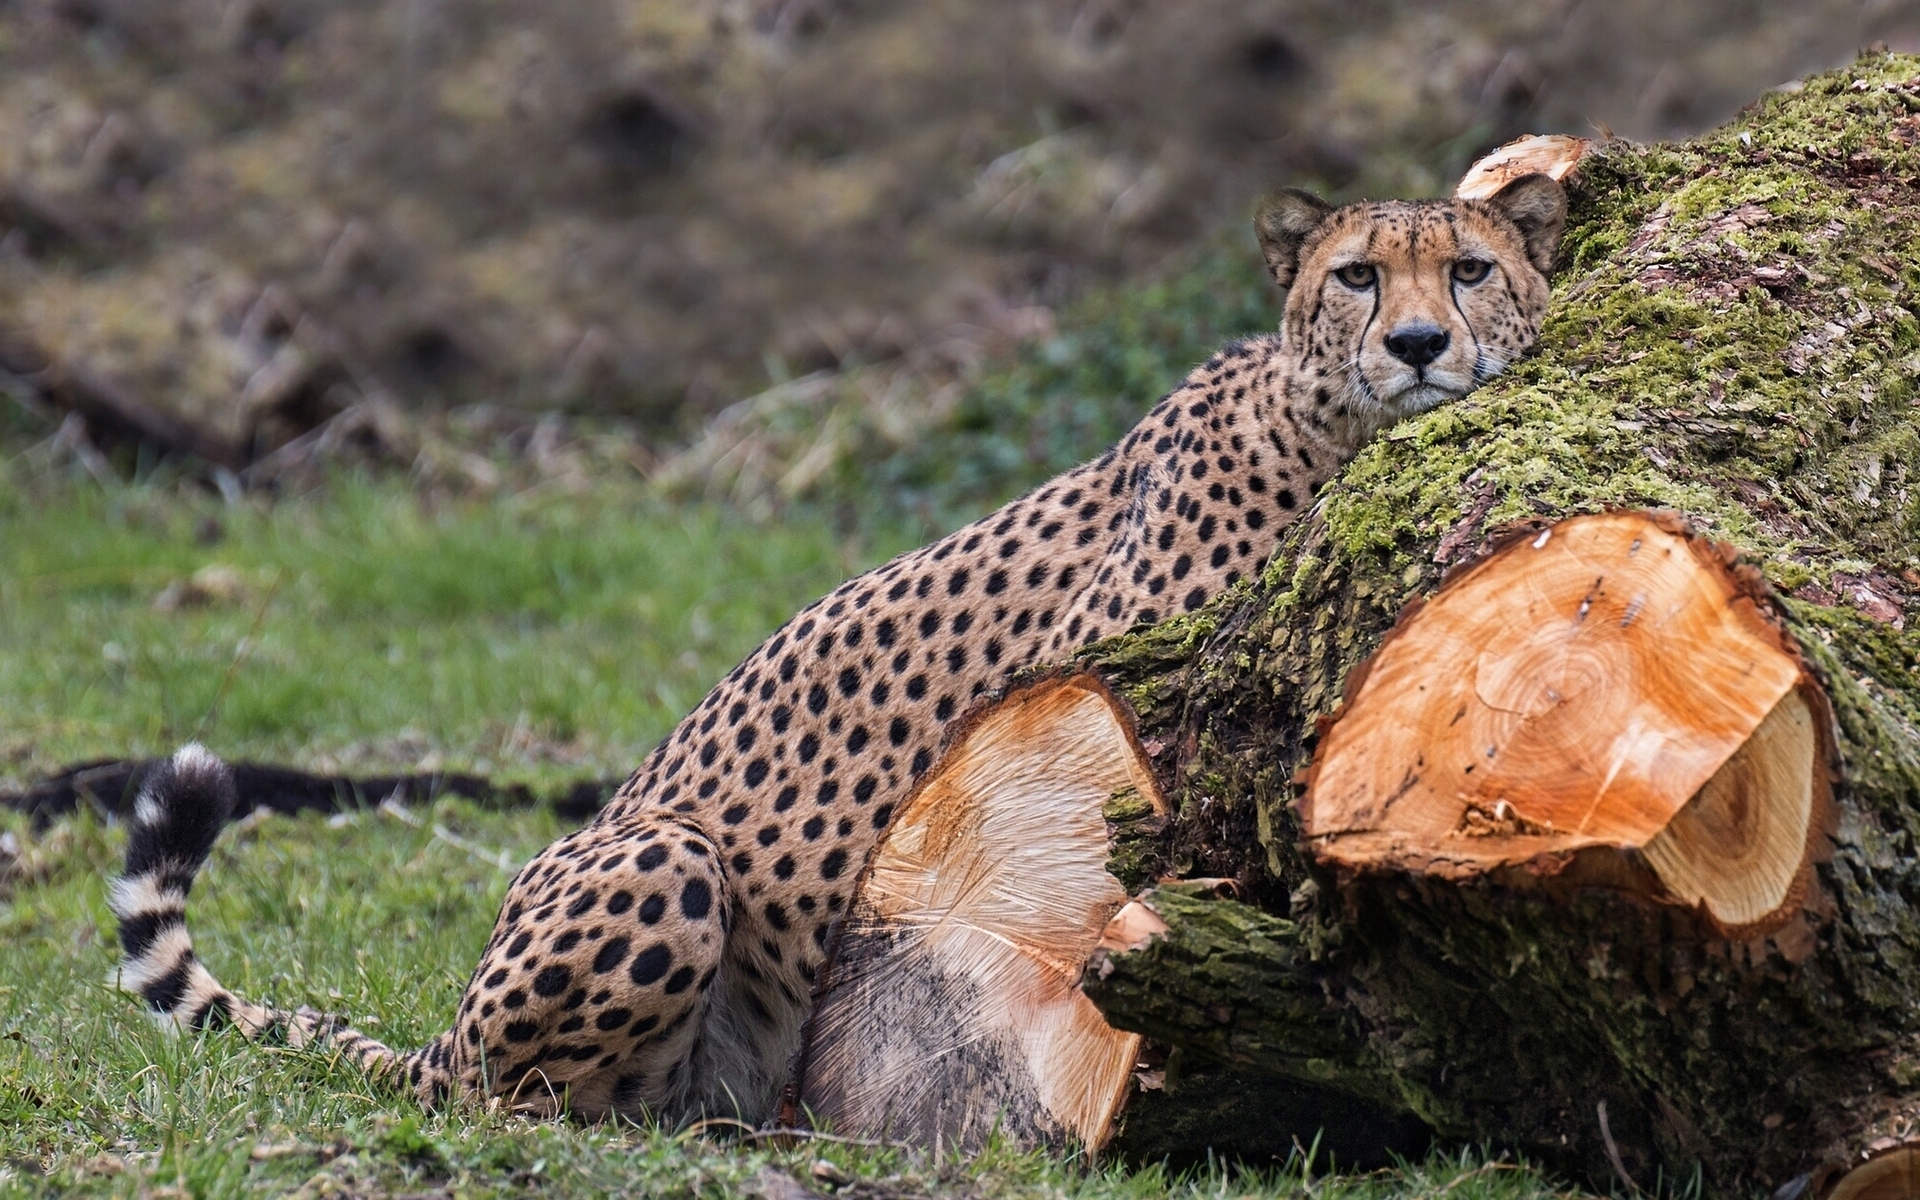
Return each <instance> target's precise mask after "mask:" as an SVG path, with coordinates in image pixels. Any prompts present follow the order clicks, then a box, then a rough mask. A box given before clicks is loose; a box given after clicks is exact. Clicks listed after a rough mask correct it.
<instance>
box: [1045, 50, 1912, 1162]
mask: <svg viewBox="0 0 1920 1200" xmlns="http://www.w3.org/2000/svg"><path fill="white" fill-rule="evenodd" d="M1580 174H1581V181H1580V182H1579V183H1578V184H1577V185H1576V186H1575V187H1574V189H1573V191H1572V208H1571V213H1570V219H1569V225H1568V232H1567V236H1566V239H1565V243H1564V246H1563V263H1562V267H1561V270H1560V271H1559V272H1558V273H1557V275H1556V277H1555V281H1554V282H1555V300H1554V305H1553V309H1552V312H1551V313H1550V315H1549V318H1548V321H1547V324H1546V328H1545V330H1544V333H1543V335H1542V338H1541V343H1540V347H1539V351H1538V353H1537V354H1536V355H1535V356H1534V357H1532V358H1531V359H1529V360H1527V361H1525V362H1523V363H1520V364H1516V365H1515V366H1514V367H1513V368H1511V369H1510V370H1509V372H1508V373H1507V374H1506V375H1505V376H1503V377H1501V378H1500V379H1498V380H1496V381H1494V382H1493V383H1491V384H1489V385H1488V386H1486V387H1484V388H1483V389H1481V390H1480V391H1479V392H1476V393H1475V394H1474V395H1472V396H1470V397H1468V398H1467V399H1466V400H1465V401H1463V402H1460V403H1456V404H1454V405H1451V406H1448V407H1447V408H1445V409H1442V410H1440V411H1438V412H1435V413H1433V414H1430V415H1428V416H1426V417H1424V418H1422V419H1420V420H1418V421H1415V422H1412V423H1409V424H1408V425H1405V426H1402V427H1400V428H1399V429H1396V430H1394V431H1392V432H1390V433H1389V434H1388V435H1387V436H1386V437H1385V438H1384V439H1383V440H1382V441H1381V442H1380V443H1378V444H1376V445H1375V446H1374V447H1372V448H1371V449H1369V450H1368V451H1366V452H1365V453H1363V454H1362V455H1361V457H1360V458H1359V459H1358V460H1356V461H1355V462H1354V463H1353V464H1352V466H1351V467H1350V468H1349V469H1348V470H1347V471H1346V472H1345V474H1344V475H1343V476H1342V477H1341V478H1340V479H1339V480H1337V481H1336V482H1335V483H1334V484H1333V485H1332V486H1331V487H1330V488H1329V489H1328V490H1327V491H1326V492H1325V493H1323V495H1322V497H1321V500H1320V502H1319V503H1318V505H1317V506H1316V508H1315V509H1314V511H1313V512H1312V513H1311V514H1310V515H1309V516H1308V517H1306V518H1304V519H1303V520H1301V521H1300V522H1299V523H1298V524H1297V525H1296V526H1295V527H1294V528H1293V529H1291V530H1289V531H1288V533H1287V535H1286V536H1285V538H1284V539H1283V542H1282V544H1281V547H1280V549H1279V550H1278V552H1277V553H1276V555H1275V557H1274V559H1273V561H1272V562H1271V564H1270V565H1269V567H1268V568H1267V570H1266V571H1265V572H1264V573H1263V575H1262V576H1261V578H1260V579H1258V580H1255V581H1251V582H1249V583H1248V584H1247V585H1244V586H1243V587H1242V589H1240V590H1239V591H1238V592H1237V593H1235V594H1232V595H1230V596H1228V597H1225V598H1223V599H1222V600H1221V601H1220V602H1217V603H1216V604H1215V605H1213V606H1211V607H1210V608H1209V609H1207V610H1204V611H1203V612H1202V613H1200V614H1196V615H1195V616H1194V617H1191V618H1185V619H1182V620H1179V621H1174V622H1169V623H1167V624H1164V625H1161V626H1157V627H1155V628H1153V629H1150V630H1145V631H1142V632H1138V633H1135V634H1132V635H1129V636H1126V637H1123V638H1120V639H1116V640H1115V641H1113V642H1110V643H1107V644H1105V645H1102V646H1099V647H1095V648H1093V649H1092V650H1091V651H1089V652H1088V653H1087V654H1086V656H1085V661H1086V662H1087V663H1088V665H1090V666H1091V667H1092V668H1094V669H1095V670H1097V671H1098V672H1099V673H1100V674H1101V676H1102V677H1103V678H1104V679H1105V680H1106V681H1107V683H1108V684H1109V685H1110V686H1111V687H1112V688H1113V689H1114V690H1115V692H1116V693H1117V694H1119V695H1120V696H1122V697H1123V698H1124V699H1126V700H1127V701H1128V703H1129V704H1130V706H1131V707H1132V709H1133V710H1134V712H1135V714H1136V718H1137V722H1138V732H1139V736H1140V739H1141V743H1140V744H1142V745H1144V746H1146V747H1148V748H1149V749H1152V748H1155V747H1160V748H1163V749H1162V752H1161V753H1159V754H1156V755H1153V756H1152V757H1151V758H1149V759H1146V761H1147V762H1148V764H1149V765H1150V767H1151V769H1152V770H1153V772H1154V775H1155V777H1156V779H1157V781H1158V783H1159V786H1160V789H1161V791H1162V792H1163V794H1164V795H1165V796H1166V797H1167V799H1168V800H1169V801H1170V803H1171V804H1172V806H1173V808H1174V814H1175V815H1174V817H1173V819H1172V820H1171V822H1170V823H1169V825H1168V827H1167V829H1166V831H1165V832H1164V833H1163V834H1162V835H1161V836H1160V838H1159V839H1157V840H1156V842H1155V843H1154V845H1153V846H1152V847H1151V848H1150V850H1149V852H1148V853H1147V854H1146V855H1145V856H1144V858H1143V856H1142V853H1141V851H1140V850H1139V848H1138V847H1135V848H1134V849H1133V851H1132V852H1131V853H1130V856H1129V858H1128V860H1127V862H1126V863H1125V864H1124V867H1125V869H1126V870H1127V871H1130V872H1132V873H1135V874H1146V875H1167V876H1177V877H1187V876H1217V877H1226V878H1229V879H1232V880H1233V881H1234V882H1235V884H1236V891H1237V898H1227V897H1215V896H1213V895H1212V894H1211V893H1205V892H1196V891H1194V890H1193V889H1191V888H1187V889H1185V890H1182V889H1179V888H1175V887H1172V886H1171V885H1168V886H1165V887H1162V888H1161V889H1160V890H1158V891H1157V892H1155V891H1150V892H1148V893H1147V894H1146V895H1145V896H1143V897H1142V898H1141V899H1142V903H1143V904H1144V905H1145V906H1146V907H1147V908H1149V909H1151V910H1152V911H1153V912H1154V913H1155V914H1156V915H1157V917H1158V919H1159V922H1160V923H1161V924H1163V925H1164V926H1165V929H1164V931H1162V932H1159V933H1158V934H1157V935H1156V936H1152V937H1147V938H1144V939H1135V940H1134V941H1132V942H1129V943H1127V944H1126V945H1120V946H1109V947H1108V948H1106V949H1103V950H1101V951H1098V952H1097V953H1096V955H1095V957H1094V961H1093V962H1092V964H1091V965H1090V968H1089V970H1088V972H1087V974H1086V977H1085V980H1084V984H1083V986H1084V990H1085V991H1086V993H1087V994H1088V995H1089V996H1090V997H1091V998H1092V999H1093V1000H1094V1002H1095V1003H1096V1004H1097V1005H1099V1006H1100V1008H1101V1009H1102V1010H1103V1011H1104V1012H1105V1014H1106V1015H1107V1017H1108V1019H1109V1020H1110V1021H1111V1022H1112V1023H1113V1024H1114V1025H1115V1026H1117V1027H1119V1028H1122V1029H1129V1030H1136V1031H1139V1032H1142V1033H1144V1034H1146V1035H1147V1036H1148V1037H1150V1038H1154V1039H1157V1040H1159V1041H1162V1042H1165V1043H1167V1044H1170V1045H1172V1046H1176V1047H1179V1048H1180V1049H1181V1051H1182V1052H1183V1053H1185V1054H1188V1055H1190V1056H1192V1057H1193V1058H1194V1059H1195V1060H1196V1061H1199V1062H1207V1063H1212V1064H1218V1066H1219V1069H1222V1070H1231V1071H1233V1072H1236V1073H1237V1074H1238V1076H1239V1077H1241V1078H1256V1079H1261V1080H1267V1081H1272V1086H1273V1087H1278V1086H1279V1085H1280V1081H1291V1082H1292V1083H1293V1084H1294V1085H1296V1086H1298V1087H1299V1088H1302V1089H1312V1094H1313V1095H1316V1096H1322V1097H1326V1098H1327V1100H1326V1103H1327V1104H1328V1105H1331V1106H1335V1107H1338V1108H1339V1109H1340V1110H1341V1112H1343V1113H1346V1112H1348V1111H1349V1110H1350V1111H1351V1113H1358V1114H1360V1115H1361V1116H1362V1117H1365V1116H1367V1115H1368V1114H1371V1117H1372V1118H1373V1119H1375V1120H1377V1122H1379V1123H1381V1125H1382V1127H1385V1126H1387V1125H1390V1124H1391V1123H1392V1122H1394V1121H1404V1120H1406V1119H1407V1118H1417V1120H1418V1121H1420V1122H1422V1123H1424V1125H1425V1126H1426V1127H1428V1128H1430V1129H1431V1130H1433V1131H1434V1132H1435V1133H1437V1134H1438V1135H1439V1136H1440V1137H1441V1138H1443V1139H1445V1140H1448V1141H1453V1142H1486V1143H1491V1144H1494V1145H1500V1146H1508V1147H1514V1148H1517V1149H1521V1150H1523V1151H1524V1152H1526V1153H1528V1154H1530V1155H1532V1156H1535V1157H1537V1158H1539V1159H1541V1160H1543V1161H1546V1162H1548V1163H1551V1164H1553V1165H1556V1166H1559V1167H1562V1168H1565V1169H1568V1170H1571V1171H1574V1172H1577V1173H1580V1174H1582V1175H1584V1176H1586V1177H1587V1178H1589V1179H1590V1180H1594V1181H1605V1180H1609V1179H1613V1178H1616V1177H1619V1176H1625V1177H1626V1178H1627V1179H1628V1180H1629V1181H1631V1183H1632V1184H1634V1185H1636V1186H1647V1187H1651V1186H1654V1185H1656V1183H1657V1182H1658V1181H1661V1180H1664V1181H1667V1182H1668V1183H1674V1182H1676V1181H1685V1180H1688V1179H1691V1178H1692V1177H1693V1176H1694V1174H1695V1173H1696V1172H1698V1173H1699V1174H1700V1177H1701V1178H1702V1180H1703V1182H1704V1185H1705V1187H1706V1189H1707V1190H1708V1191H1709V1192H1710V1193H1712V1194H1734V1193H1745V1194H1751V1193H1752V1192H1753V1191H1754V1190H1758V1189H1765V1190H1769V1191H1774V1192H1776V1194H1778V1195H1779V1196H1781V1197H1782V1200H1794V1198H1796V1197H1799V1196H1802V1195H1809V1196H1813V1195H1819V1196H1829V1197H1842V1198H1845V1200H1854V1198H1855V1197H1857V1196H1860V1195H1874V1196H1881V1195H1887V1196H1891V1195H1911V1194H1914V1193H1913V1192H1912V1191H1911V1190H1907V1189H1906V1184H1905V1180H1907V1178H1908V1177H1909V1176H1910V1175H1911V1174H1912V1170H1911V1168H1912V1167H1913V1166H1915V1165H1916V1162H1920V1005H1916V1003H1915V1000H1914V998H1915V997H1916V996H1920V853H1917V851H1920V847H1917V846H1916V840H1917V839H1920V634H1917V633H1916V628H1917V627H1920V391H1916V385H1915V380H1916V378H1917V377H1920V321H1916V312H1920V60H1916V59H1913V58H1907V57H1900V56H1890V55H1880V54H1875V55H1868V56H1865V57H1863V58H1862V59H1861V60H1860V61H1859V62H1858V63H1856V64H1855V65H1854V66H1853V67H1852V68H1850V69H1849V70H1847V71H1843V72H1839V73H1835V74H1832V75H1827V76H1820V77H1816V78H1813V79H1810V80H1808V81H1806V83H1805V85H1804V87H1802V88H1800V89H1798V90H1796V91H1791V92H1780V93H1774V94H1770V95H1769V96H1768V97H1767V98H1765V99H1764V100H1763V101H1762V102H1760V103H1759V104H1757V105H1756V106H1755V107H1754V108H1752V109H1751V110H1749V111H1748V112H1747V113H1746V114H1743V116H1742V117H1741V118H1740V119H1738V120H1737V121H1735V122H1734V123H1733V124H1732V125H1730V126H1728V127H1726V128H1725V129H1722V130H1719V131H1716V132H1714V133H1712V134H1709V135H1706V136H1704V137H1702V138H1700V139H1698V140H1696V141H1694V142H1690V143H1685V144H1680V145H1668V146H1655V147H1646V148H1634V147H1625V146H1610V147H1607V148H1605V149H1603V151H1602V152H1601V153H1599V154H1598V155H1596V156H1593V157H1591V158H1589V159H1588V160H1587V161H1585V162H1583V163H1582V164H1581V168H1580ZM1343 700H1344V702H1345V703H1344V706H1343V704H1342V701H1343ZM1120 869H1121V868H1120V866H1118V865H1117V866H1116V871H1118V870H1120ZM1236 931H1237V932H1236ZM1243 1105H1244V1102H1243V1101H1241V1100H1240V1099H1239V1098H1237V1097H1234V1096H1221V1095H1217V1094H1209V1093H1208V1092H1206V1091H1204V1090H1190V1091H1186V1092H1184V1093H1183V1092H1181V1090H1180V1089H1179V1088H1178V1087H1176V1086H1173V1085H1169V1086H1168V1087H1167V1088H1166V1089H1165V1091H1164V1093H1156V1094H1154V1095H1152V1096H1146V1097H1136V1098H1135V1101H1134V1105H1133V1108H1132V1109H1131V1110H1130V1112H1129V1115H1128V1117H1127V1127H1126V1129H1125V1130H1123V1132H1122V1134H1121V1135H1120V1137H1119V1139H1118V1142H1117V1145H1118V1146H1119V1147H1120V1148H1122V1149H1126V1148H1127V1147H1128V1146H1129V1145H1130V1144H1134V1143H1135V1142H1136V1141H1137V1140H1138V1139H1136V1133H1135V1130H1136V1122H1137V1121H1138V1122H1142V1123H1143V1124H1144V1126H1145V1127H1147V1128H1148V1129H1149V1130H1150V1129H1151V1127H1152V1126H1153V1124H1154V1122H1153V1120H1152V1114H1153V1113H1155V1112H1164V1111H1166V1109H1167V1108H1168V1107H1169V1106H1178V1107H1180V1108H1181V1109H1182V1110H1183V1111H1184V1112H1185V1113H1186V1114H1187V1126H1188V1127H1189V1128H1194V1129H1196V1133H1195V1134H1194V1136H1197V1137H1204V1136H1207V1134H1206V1133H1205V1130H1206V1129H1207V1128H1208V1125H1209V1122H1208V1121H1207V1120H1206V1119H1204V1115H1205V1114H1208V1113H1211V1114H1214V1115H1215V1119H1214V1120H1213V1122H1212V1126H1213V1127H1214V1128H1218V1129H1223V1130H1225V1129H1233V1130H1235V1131H1236V1132H1235V1135H1234V1136H1236V1137H1239V1138H1241V1139H1242V1141H1243V1143H1244V1142H1245V1141H1246V1140H1247V1139H1248V1138H1249V1136H1250V1135H1249V1134H1248V1133H1247V1132H1246V1126H1247V1121H1246V1119H1245V1114H1244V1112H1243V1111H1240V1110H1241V1109H1242V1108H1243ZM1329 1111H1331V1110H1329ZM1280 1117H1281V1119H1283V1120H1284V1121H1286V1122H1299V1121H1300V1116H1299V1114H1298V1113H1297V1112H1292V1113H1283V1114H1280ZM1342 1119H1343V1120H1344V1119H1346V1118H1345V1117H1344V1116H1343V1117H1342ZM1349 1123H1351V1122H1349ZM1311 1125H1312V1121H1311V1119H1309V1120H1308V1121H1307V1122H1305V1123H1304V1124H1301V1125H1299V1126H1298V1127H1295V1128H1274V1129H1272V1130H1270V1131H1268V1133H1269V1134H1270V1136H1268V1137H1267V1138H1266V1139H1265V1140H1264V1141H1262V1140H1260V1138H1259V1137H1258V1136H1253V1137H1252V1141H1253V1142H1255V1143H1257V1145H1256V1148H1259V1149H1265V1148H1272V1149H1279V1148H1283V1147H1284V1146H1286V1145H1288V1144H1290V1143H1291V1141H1292V1140H1293V1139H1294V1138H1296V1137H1297V1138H1298V1139H1299V1141H1301V1142H1302V1143H1303V1144H1304V1143H1307V1142H1310V1141H1311V1139H1312V1136H1313V1129H1312V1128H1311ZM1361 1125H1362V1126H1364V1125H1365V1121H1364V1120H1363V1121H1361ZM1255 1133H1256V1134H1257V1133H1258V1131H1255ZM1145 1141H1146V1143H1147V1144H1154V1143H1152V1136H1151V1133H1149V1134H1148V1135H1147V1136H1146V1138H1145Z"/></svg>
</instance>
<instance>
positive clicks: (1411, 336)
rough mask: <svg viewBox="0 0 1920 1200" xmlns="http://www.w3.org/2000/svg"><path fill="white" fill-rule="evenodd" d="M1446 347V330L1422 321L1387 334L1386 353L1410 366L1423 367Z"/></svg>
mask: <svg viewBox="0 0 1920 1200" xmlns="http://www.w3.org/2000/svg"><path fill="white" fill-rule="evenodd" d="M1446 349H1447V331H1446V330H1444V329H1442V328H1440V327H1439V326H1438V325H1429V324H1427V323H1426V322H1424V321H1422V322H1420V323H1418V324H1415V325H1402V326H1401V327H1400V328H1398V329H1396V330H1394V331H1393V332H1392V333H1390V334H1388V335H1387V353H1389V354H1391V355H1393V356H1394V357H1395V358H1397V359H1399V360H1400V361H1401V362H1403V363H1406V364H1407V365H1408V366H1410V367H1424V366H1426V365H1427V364H1428V363H1430V362H1432V361H1433V360H1434V359H1436V358H1439V357H1440V356H1441V355H1442V354H1444V353H1445V352H1446Z"/></svg>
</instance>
